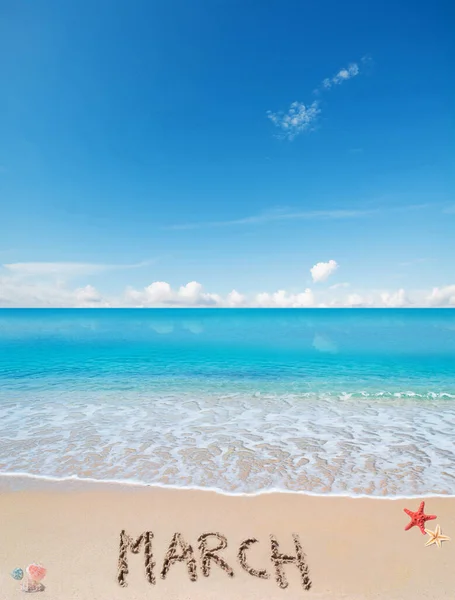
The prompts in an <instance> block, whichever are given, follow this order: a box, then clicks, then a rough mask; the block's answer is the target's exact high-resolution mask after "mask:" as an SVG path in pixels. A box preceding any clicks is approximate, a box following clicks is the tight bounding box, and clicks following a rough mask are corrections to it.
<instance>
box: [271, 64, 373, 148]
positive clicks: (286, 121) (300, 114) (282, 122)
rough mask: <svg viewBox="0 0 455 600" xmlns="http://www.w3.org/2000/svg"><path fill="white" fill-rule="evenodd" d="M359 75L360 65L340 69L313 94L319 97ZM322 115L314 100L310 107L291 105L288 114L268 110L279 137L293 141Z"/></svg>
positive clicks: (297, 103) (299, 104)
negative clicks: (322, 93)
mask: <svg viewBox="0 0 455 600" xmlns="http://www.w3.org/2000/svg"><path fill="white" fill-rule="evenodd" d="M362 60H363V59H362ZM359 73H360V69H359V65H358V64H357V63H351V64H350V65H349V66H348V67H346V68H343V69H340V70H339V71H338V73H337V74H336V75H334V76H333V77H327V78H326V79H324V80H323V82H322V85H321V87H320V88H317V89H315V90H313V94H315V95H317V96H319V94H320V92H321V91H322V90H328V89H330V88H331V87H332V86H334V85H340V84H341V83H343V81H347V80H348V79H352V78H353V77H356V75H358V74H359ZM320 113H321V109H320V107H319V102H318V100H314V101H313V102H312V103H311V104H310V105H305V104H304V103H303V102H298V101H295V102H293V103H292V104H291V106H290V107H289V109H288V111H287V112H283V111H279V112H272V111H271V110H268V111H267V117H268V118H269V119H270V120H271V121H272V123H273V124H274V125H275V126H276V127H278V128H279V129H280V130H281V133H280V135H278V136H277V137H279V138H282V139H287V140H293V139H294V138H295V137H296V136H297V135H299V134H300V133H302V132H304V131H307V130H308V129H310V128H311V125H312V124H313V123H314V122H315V121H316V119H317V117H318V115H319V114H320Z"/></svg>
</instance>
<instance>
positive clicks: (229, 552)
mask: <svg viewBox="0 0 455 600" xmlns="http://www.w3.org/2000/svg"><path fill="white" fill-rule="evenodd" d="M425 502H426V506H425V512H426V513H428V514H435V515H437V517H438V518H437V519H436V520H433V521H429V522H427V528H429V529H431V530H434V529H435V527H436V525H437V524H440V525H441V528H442V531H443V533H444V534H446V535H449V536H451V537H452V538H453V537H454V532H455V498H426V499H425ZM419 503H420V500H419V499H415V498H413V499H394V500H389V499H373V498H342V497H330V496H325V497H320V496H319V497H318V496H308V495H303V494H293V493H271V494H261V495H258V496H227V495H223V494H218V493H215V492H211V491H199V490H177V489H164V488H156V487H155V488H154V487H135V486H121V485H96V484H89V483H80V484H65V483H61V482H49V483H45V484H44V483H40V484H39V485H36V484H35V485H29V486H28V487H21V486H19V489H13V488H12V487H10V488H8V487H6V488H4V489H3V490H2V493H1V494H0V531H1V542H0V600H13V599H15V598H17V599H19V598H24V594H23V592H21V591H20V582H18V581H15V580H14V579H13V578H12V577H11V575H10V572H11V571H12V570H13V569H14V568H16V567H21V568H23V569H24V570H25V567H26V566H27V564H29V563H31V562H40V563H42V564H43V565H44V566H45V567H46V568H47V569H48V573H47V575H46V578H45V579H44V581H43V583H44V584H45V586H46V589H45V591H44V592H40V593H38V594H37V595H36V597H37V598H38V599H42V600H73V599H74V600H76V599H78V600H133V599H134V600H144V599H146V598H154V599H155V598H156V599H160V600H161V599H163V600H164V599H166V600H189V599H191V600H193V599H194V600H196V599H197V600H209V599H210V600H215V599H221V600H223V599H226V600H227V599H232V600H234V599H236V600H237V599H239V598H251V599H255V600H256V599H257V600H259V599H261V600H266V599H269V598H270V599H271V598H274V599H275V598H276V599H279V598H283V600H285V599H288V600H291V599H292V600H294V599H297V598H299V599H301V598H308V599H310V598H319V599H321V600H323V599H332V598H345V599H349V600H351V599H352V600H361V599H362V600H363V599H365V600H366V599H373V598H387V599H391V600H398V599H406V600H408V599H409V600H411V599H413V600H414V599H417V598H434V599H443V598H447V599H449V598H451V599H453V598H454V597H455V569H454V564H455V546H454V543H453V541H450V542H445V543H443V544H442V548H438V547H437V546H436V545H432V546H429V547H425V542H426V541H428V539H429V536H424V535H422V534H421V533H420V531H419V530H418V529H417V528H416V527H414V528H413V529H411V530H410V531H404V527H405V526H406V525H407V523H408V521H409V518H408V516H407V515H406V514H405V513H404V512H403V509H404V508H409V509H411V510H417V508H418V506H419ZM122 530H125V532H126V534H127V535H129V536H131V537H132V538H134V539H136V538H137V537H138V536H139V535H140V534H141V533H143V532H146V531H151V532H153V536H154V537H153V540H152V552H153V562H154V563H156V564H155V566H154V568H153V574H154V576H155V578H156V583H155V585H152V584H150V583H149V582H148V581H147V578H146V573H145V566H144V563H145V560H144V549H143V548H142V549H141V550H140V552H139V553H138V554H136V555H135V554H133V553H131V552H128V553H127V562H128V569H129V573H128V574H126V575H125V579H126V583H127V586H126V587H121V586H120V585H119V583H118V580H117V576H118V562H119V545H120V534H121V531H122ZM213 532H219V533H220V534H222V535H224V536H225V537H226V539H227V548H226V549H225V550H223V551H220V552H219V553H218V554H219V555H220V556H221V557H222V558H224V560H225V561H226V562H227V564H228V565H229V567H230V568H231V569H232V571H233V576H232V577H230V576H229V575H228V574H227V573H226V572H225V570H223V569H222V568H220V566H218V565H217V564H215V563H213V562H212V563H211V569H210V574H209V576H208V577H205V576H204V575H203V573H202V568H201V557H200V552H199V546H198V538H199V537H200V536H201V534H203V533H213ZM175 533H180V534H181V536H182V539H183V540H184V541H185V542H186V543H187V544H190V545H191V546H192V549H193V555H194V558H195V561H196V567H195V568H196V577H197V579H196V581H191V580H190V576H189V572H188V568H187V563H186V562H179V561H176V562H173V563H171V564H170V565H169V571H168V573H167V575H166V578H165V579H162V578H161V576H160V573H161V570H162V568H163V561H164V558H165V555H166V552H167V551H168V548H169V545H170V542H171V539H172V537H173V536H174V534H175ZM293 533H296V534H298V536H299V539H300V542H301V544H302V547H303V551H304V553H305V556H306V558H305V561H306V564H307V566H308V576H309V580H310V581H311V589H310V590H309V591H306V590H305V589H304V586H303V584H302V577H301V573H300V571H299V569H298V568H297V567H296V565H294V564H287V565H284V567H283V570H284V574H285V578H286V580H287V582H288V586H287V587H286V588H285V589H282V588H280V587H279V585H278V583H277V581H276V574H275V566H274V564H273V562H272V560H271V541H270V535H271V534H272V535H274V536H275V538H276V540H277V542H278V544H279V552H282V553H287V554H289V555H295V548H294V542H293V538H292V534H293ZM451 534H452V535H451ZM251 538H256V539H257V540H258V542H257V543H251V545H250V546H249V548H248V549H247V550H246V552H245V557H246V560H247V562H248V564H249V565H250V566H251V567H252V568H254V569H256V570H258V571H259V570H265V571H266V572H267V575H268V578H260V577H257V576H253V575H251V574H249V573H247V572H246V571H245V570H244V569H243V568H242V566H241V565H240V562H239V558H238V553H239V546H240V544H241V542H242V541H244V540H247V539H251ZM216 543H218V542H217V540H216V539H215V538H213V537H209V538H208V539H207V547H209V548H210V547H212V546H213V545H216ZM177 552H181V549H179V548H177ZM189 557H190V556H189Z"/></svg>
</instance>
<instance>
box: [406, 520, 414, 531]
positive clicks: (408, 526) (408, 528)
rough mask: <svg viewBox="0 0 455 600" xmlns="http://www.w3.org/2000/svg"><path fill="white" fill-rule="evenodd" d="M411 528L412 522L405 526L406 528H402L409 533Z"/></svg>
mask: <svg viewBox="0 0 455 600" xmlns="http://www.w3.org/2000/svg"><path fill="white" fill-rule="evenodd" d="M412 526H413V522H412V521H411V522H410V523H408V524H407V525H406V527H405V528H404V530H405V531H409V530H410V529H411V527H412Z"/></svg>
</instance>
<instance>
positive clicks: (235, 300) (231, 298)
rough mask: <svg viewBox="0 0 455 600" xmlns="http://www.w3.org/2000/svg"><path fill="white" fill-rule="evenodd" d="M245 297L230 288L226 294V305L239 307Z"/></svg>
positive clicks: (243, 303) (243, 302) (243, 304)
mask: <svg viewBox="0 0 455 600" xmlns="http://www.w3.org/2000/svg"><path fill="white" fill-rule="evenodd" d="M245 303H246V298H245V296H243V294H239V292H238V291H237V290H232V292H230V293H229V294H228V296H227V302H226V306H227V307H228V308H240V307H241V306H245Z"/></svg>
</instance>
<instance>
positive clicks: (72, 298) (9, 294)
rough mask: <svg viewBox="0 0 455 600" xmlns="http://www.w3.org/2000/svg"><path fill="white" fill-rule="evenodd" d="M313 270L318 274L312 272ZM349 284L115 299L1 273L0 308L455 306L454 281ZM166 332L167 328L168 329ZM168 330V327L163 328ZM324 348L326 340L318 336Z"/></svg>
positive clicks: (159, 285) (132, 293)
mask: <svg viewBox="0 0 455 600" xmlns="http://www.w3.org/2000/svg"><path fill="white" fill-rule="evenodd" d="M334 264H335V265H336V266H337V263H336V262H335V261H329V262H328V263H318V264H317V265H315V266H314V267H313V269H312V270H311V271H312V275H313V279H314V280H315V281H322V280H324V279H326V278H327V277H328V276H329V274H330V272H333V271H334V270H335V269H334ZM313 271H314V272H313ZM346 287H347V284H337V285H333V286H330V287H328V288H322V289H320V290H319V291H318V292H317V293H315V292H313V290H312V289H311V288H307V289H305V290H303V291H301V292H294V291H293V292H290V291H287V290H283V289H281V290H278V291H276V292H272V293H270V292H260V293H257V294H251V295H246V294H242V293H240V292H239V291H237V290H235V289H234V290H232V291H231V292H229V293H228V294H226V295H221V294H217V293H212V292H208V291H205V290H204V288H203V287H202V285H201V284H200V283H198V282H197V281H191V282H189V283H187V284H186V285H182V286H180V287H177V288H173V287H172V286H171V285H170V284H169V283H168V282H166V281H155V282H152V283H151V284H150V285H148V286H146V287H144V288H141V289H136V288H133V287H127V288H126V289H125V291H124V292H123V293H122V294H120V295H119V296H117V297H114V296H111V295H109V296H106V295H105V294H103V293H101V292H100V291H99V290H98V289H97V288H95V287H94V286H92V285H84V286H78V287H75V286H70V285H68V283H65V282H64V281H63V280H62V279H60V278H59V277H55V278H54V280H52V279H50V278H49V277H48V276H45V277H43V278H42V279H39V278H37V276H36V274H35V273H34V274H33V275H28V276H27V275H25V274H21V275H20V276H18V275H17V274H16V273H9V272H8V273H7V274H6V275H1V274H0V307H37V308H46V307H77V308H92V307H93V308H97V307H99V308H108V307H213V308H237V307H247V308H261V307H262V308H312V307H315V308H324V307H339V308H342V307H346V308H347V307H353V308H355V307H379V308H399V307H403V308H404V307H454V308H455V283H454V284H451V285H447V286H443V287H435V288H433V290H427V291H425V290H414V291H413V290H404V289H402V288H401V289H398V290H370V291H356V290H353V291H352V292H351V293H349V294H346V293H345V292H344V288H346ZM166 331H167V330H166ZM160 332H161V333H165V331H164V330H160ZM316 341H317V343H318V344H319V345H320V347H321V348H322V346H323V344H324V342H322V341H321V340H320V339H319V338H318V340H316Z"/></svg>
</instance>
